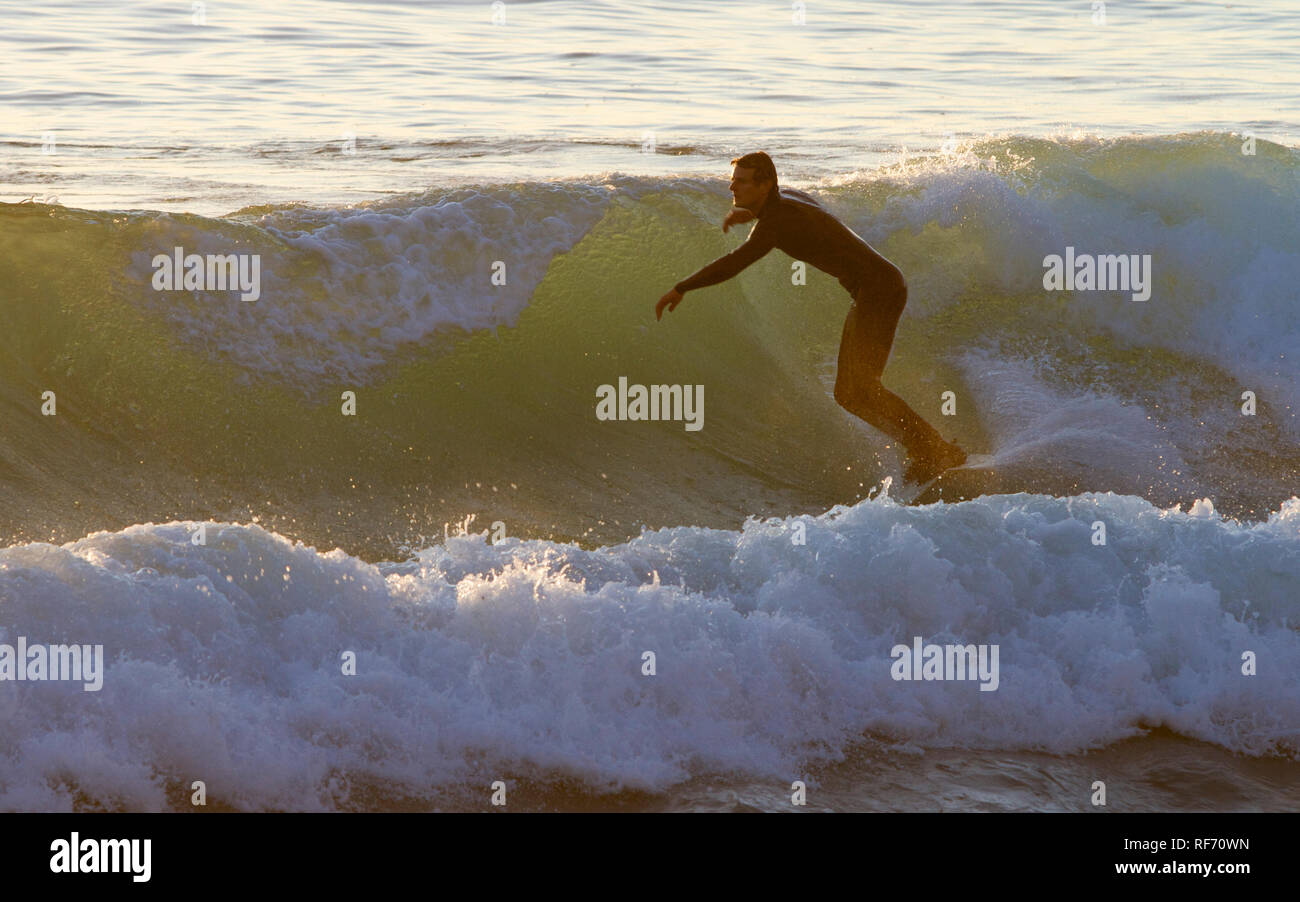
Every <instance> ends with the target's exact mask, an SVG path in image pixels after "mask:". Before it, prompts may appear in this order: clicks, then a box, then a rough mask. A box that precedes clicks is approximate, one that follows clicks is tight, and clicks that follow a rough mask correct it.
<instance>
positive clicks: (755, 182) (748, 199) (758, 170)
mask: <svg viewBox="0 0 1300 902" xmlns="http://www.w3.org/2000/svg"><path fill="white" fill-rule="evenodd" d="M731 165H732V166H733V167H735V168H734V169H733V170H732V172H731V196H732V197H733V198H734V199H735V204H736V206H737V207H744V208H745V209H746V210H753V211H754V212H755V213H757V212H758V211H759V209H761V208H762V206H763V202H764V201H766V200H767V196H768V192H770V191H775V190H776V165H775V164H773V162H772V158H771V157H769V156H768V155H767V154H765V153H763V151H761V150H759V151H755V152H754V153H747V154H745V155H744V156H743V157H736V159H734V160H732V161H731Z"/></svg>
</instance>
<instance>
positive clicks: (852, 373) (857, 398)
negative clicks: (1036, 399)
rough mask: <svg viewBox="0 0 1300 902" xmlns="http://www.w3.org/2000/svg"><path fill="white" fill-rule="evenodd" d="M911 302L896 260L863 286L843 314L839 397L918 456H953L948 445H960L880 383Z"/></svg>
mask: <svg viewBox="0 0 1300 902" xmlns="http://www.w3.org/2000/svg"><path fill="white" fill-rule="evenodd" d="M882 262H884V261H883V260H882ZM906 305H907V283H906V282H905V281H904V279H903V274H902V273H901V272H899V271H898V269H897V268H896V267H894V266H893V265H892V264H888V269H882V275H881V278H879V279H877V280H875V282H874V283H872V284H869V285H868V286H867V287H865V288H863V289H861V290H859V292H858V293H857V295H856V296H855V297H854V299H853V306H852V307H850V308H849V313H848V316H846V317H845V318H844V332H843V334H842V335H841V337H840V353H839V363H838V364H837V372H836V375H835V400H836V401H837V402H838V403H839V405H840V406H841V407H843V408H844V409H845V410H847V411H849V413H851V414H853V415H854V416H856V417H858V418H859V419H862V420H865V421H866V422H868V423H870V424H871V425H872V426H874V427H876V428H877V429H879V430H880V431H881V432H883V433H885V434H886V435H888V436H889V437H890V438H892V439H894V440H895V441H897V442H899V443H900V444H902V445H903V446H904V447H905V448H906V449H907V453H908V455H909V456H910V457H912V458H915V459H916V460H923V461H933V460H935V459H936V458H940V457H951V456H953V455H952V453H951V452H950V451H949V449H954V448H955V447H956V446H953V445H949V444H948V443H947V442H945V441H944V440H943V436H941V435H940V434H939V432H938V430H936V429H935V428H934V427H933V426H931V425H930V424H929V423H927V422H926V421H925V420H923V419H922V418H921V416H920V415H919V414H917V412H916V411H915V410H913V409H912V408H911V407H910V406H909V405H908V403H907V402H906V401H904V400H903V399H902V398H900V397H899V396H898V395H896V394H894V393H893V392H891V391H890V390H889V389H887V388H885V386H884V385H882V384H881V382H880V377H881V374H882V373H884V371H885V363H886V362H887V361H888V360H889V352H890V350H891V349H892V348H893V345H894V333H895V332H896V331H897V330H898V320H899V317H901V316H902V315H903V308H904V307H905V306H906ZM963 456H964V455H963Z"/></svg>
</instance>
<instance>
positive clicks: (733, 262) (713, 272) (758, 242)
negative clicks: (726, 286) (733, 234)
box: [673, 222, 776, 294]
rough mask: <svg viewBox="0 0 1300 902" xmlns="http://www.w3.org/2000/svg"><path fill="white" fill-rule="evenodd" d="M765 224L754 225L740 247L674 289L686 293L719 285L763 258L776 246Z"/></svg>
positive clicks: (684, 280) (681, 282) (679, 283)
mask: <svg viewBox="0 0 1300 902" xmlns="http://www.w3.org/2000/svg"><path fill="white" fill-rule="evenodd" d="M763 225H764V223H761V222H760V223H759V224H758V225H756V226H754V231H752V232H750V233H749V238H747V239H746V240H745V243H744V244H742V245H741V246H740V247H738V248H736V249H735V250H734V251H732V252H731V253H729V254H724V255H723V256H721V257H719V258H718V259H716V260H714V261H713V262H712V263H710V264H709V265H708V266H706V267H704V268H703V269H701V270H700V271H699V272H697V273H695V275H693V276H690V277H689V278H686V279H683V280H682V281H680V282H678V283H677V284H676V285H674V286H673V289H674V290H675V291H676V292H677V293H678V294H685V293H686V292H688V291H692V290H694V289H696V288H707V287H708V286H710V285H717V284H718V283H719V282H725V281H727V280H728V279H730V278H731V277H732V276H734V275H736V274H737V273H738V272H740V271H741V270H742V269H744V268H745V267H746V266H749V265H750V264H751V263H753V262H754V261H755V260H758V259H759V258H761V257H762V256H763V255H764V254H766V253H767V252H768V251H770V250H771V249H772V248H774V247H776V243H775V242H774V241H773V240H772V239H771V238H770V237H768V231H767V229H765V228H763Z"/></svg>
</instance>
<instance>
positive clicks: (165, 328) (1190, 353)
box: [0, 135, 1300, 810]
mask: <svg viewBox="0 0 1300 902" xmlns="http://www.w3.org/2000/svg"><path fill="white" fill-rule="evenodd" d="M808 187H809V188H810V189H811V190H813V191H815V192H816V193H817V194H818V195H819V196H820V198H821V199H822V200H823V201H824V202H825V203H826V204H827V206H828V207H829V208H830V209H832V210H833V211H834V212H835V213H836V214H838V215H839V216H841V217H842V218H843V219H844V220H845V221H846V222H848V223H849V224H850V225H851V226H852V227H853V228H854V229H855V230H856V231H858V232H859V234H861V235H862V236H863V237H864V238H866V240H868V241H869V242H870V243H871V244H872V245H873V246H875V247H876V248H878V249H879V250H880V251H881V252H882V253H884V254H885V255H886V256H887V257H889V258H890V259H891V260H893V261H894V262H896V263H897V264H898V265H899V266H900V267H901V268H902V269H903V270H904V272H905V273H906V274H907V278H908V283H909V286H910V291H911V297H910V302H909V305H908V309H907V313H906V315H905V316H904V318H903V321H902V324H901V326H900V329H899V334H898V339H897V342H896V345H895V348H894V352H893V356H892V358H891V361H890V366H889V368H888V370H887V371H886V383H887V384H888V385H890V386H891V387H892V388H894V389H895V390H896V391H898V392H899V393H900V394H902V395H903V396H905V397H906V398H908V399H909V400H910V401H911V402H912V403H913V404H914V405H915V406H916V407H917V408H918V410H920V411H922V412H923V413H924V414H925V415H927V416H928V417H930V418H931V419H932V420H933V421H934V422H936V423H937V424H939V426H940V428H941V429H942V430H943V431H944V432H945V434H946V435H948V436H950V437H953V438H955V439H957V440H958V441H960V442H962V443H963V444H964V445H965V446H967V447H968V448H970V449H972V450H974V451H977V452H989V453H991V454H993V455H994V457H995V460H996V462H997V472H998V483H997V486H996V488H997V489H999V490H1000V492H1001V493H998V494H990V495H989V496H986V497H984V498H981V499H978V500H974V501H969V502H966V503H963V504H959V505H933V506H929V507H918V508H909V507H905V506H900V505H899V504H897V503H896V502H895V501H894V500H892V499H891V498H890V497H889V495H888V490H887V489H886V491H884V492H881V491H879V490H878V488H877V487H878V486H879V484H880V481H881V479H882V478H883V477H885V476H886V475H888V474H890V473H896V472H897V466H898V463H899V461H898V459H897V456H896V450H895V449H893V448H890V447H889V446H888V445H887V444H886V441H885V440H884V439H883V437H882V436H880V435H879V434H877V433H875V432H874V431H873V430H871V429H869V428H867V427H866V426H864V425H862V424H860V423H858V422H857V421H855V420H854V419H853V418H852V417H851V416H849V415H848V414H847V413H845V412H844V411H842V410H841V409H839V408H838V407H837V406H836V404H835V403H834V401H833V399H832V397H831V385H832V383H833V379H834V361H835V353H836V348H837V342H838V338H839V330H840V323H841V321H842V317H843V315H844V312H845V310H846V307H847V298H846V297H845V296H844V295H843V292H842V291H841V290H840V288H839V286H838V284H836V283H835V282H834V280H833V279H831V278H830V277H828V276H824V275H822V274H819V273H812V274H810V277H809V283H808V284H807V285H806V286H793V285H791V279H790V272H791V270H790V268H789V266H790V261H789V260H788V259H786V258H784V257H783V256H782V255H781V254H779V253H773V254H771V255H769V256H768V257H767V258H765V259H764V260H762V261H760V262H759V263H757V264H756V265H755V266H753V267H751V268H750V269H749V270H747V271H746V272H745V273H744V274H742V275H741V276H740V277H739V278H737V279H735V280H733V281H732V282H730V283H727V284H724V285H720V286H716V287H714V288H710V289H706V290H704V291H701V292H697V293H692V294H690V295H688V296H687V298H686V300H685V302H684V303H683V305H682V306H681V307H679V309H678V310H677V311H676V312H674V313H671V314H668V315H666V316H665V319H664V321H662V322H656V321H655V320H654V318H653V305H654V302H655V300H656V299H657V298H658V297H659V296H660V295H661V294H662V293H663V292H664V291H666V290H667V289H668V287H669V286H671V285H672V284H673V283H674V282H676V281H677V280H678V279H680V278H682V277H683V276H685V275H687V274H689V273H690V272H692V271H693V270H694V269H695V268H697V267H698V266H700V265H702V264H703V263H705V262H707V261H709V260H711V259H713V258H714V257H716V256H718V255H720V254H722V253H724V252H725V251H727V250H729V249H730V248H732V247H734V246H735V245H736V244H737V243H738V241H739V240H740V239H739V238H737V237H736V236H735V235H726V236H724V235H722V234H721V233H720V231H719V230H718V228H717V223H718V221H719V220H720V218H721V216H722V214H723V212H724V211H725V209H726V204H727V197H726V195H725V194H724V192H723V190H722V188H721V186H720V185H719V184H717V183H712V182H702V181H690V180H665V179H655V178H632V177H622V176H609V177H607V178H602V179H595V180H588V181H585V182H584V181H569V182H545V183H527V184H516V185H498V186H494V187H481V188H459V189H456V190H455V191H452V192H429V193H427V194H423V195H419V196H407V197H401V198H396V199H392V200H389V201H386V202H383V203H375V204H368V205H364V206H357V207H349V208H342V209H319V208H306V207H292V206H291V207H275V208H271V207H258V208H249V209H244V210H241V211H239V212H237V213H234V214H232V215H230V216H227V217H224V218H220V219H207V218H202V217H197V216H181V215H167V214H156V213H148V212H112V211H101V212H94V211H85V210H71V209H64V208H60V207H47V206H39V205H29V204H24V205H11V206H0V286H4V294H3V295H0V304H2V305H3V308H4V310H3V313H4V322H5V324H6V327H7V328H6V329H5V330H3V331H2V332H0V405H3V413H4V417H5V422H6V424H7V425H6V428H5V430H4V431H3V433H2V434H0V443H3V444H2V445H0V447H2V450H3V454H2V455H0V492H2V493H3V495H2V496H0V517H2V518H3V520H2V521H0V522H2V525H3V536H0V538H2V539H3V544H4V545H7V546H8V547H3V548H0V642H4V643H10V644H13V643H14V642H16V639H17V637H19V636H22V637H25V638H26V639H27V640H28V641H29V642H30V643H67V642H77V643H92V644H102V645H103V646H104V649H105V654H106V655H107V658H108V666H107V673H106V674H105V678H104V686H103V689H102V690H101V691H100V692H83V691H81V687H80V686H79V685H71V686H70V685H69V684H63V683H32V682H24V683H9V684H6V687H5V691H4V692H0V722H2V723H4V724H6V729H5V730H3V731H0V808H4V809H39V810H46V809H60V808H70V807H81V808H84V807H108V808H127V809H137V808H143V809H149V808H163V807H178V808H183V807H186V806H187V804H188V803H187V801H186V800H187V797H188V790H187V789H186V787H188V785H189V783H190V782H191V781H192V780H195V779H202V780H205V781H206V782H207V784H208V786H209V792H210V794H211V796H212V797H213V798H214V799H215V800H216V801H217V803H218V804H221V805H225V806H228V807H232V808H238V809H261V808H291V809H303V808H306V809H336V808H358V807H360V808H365V807H382V805H384V804H390V803H393V801H394V800H398V801H400V800H414V801H415V802H416V803H419V804H433V805H449V806H453V807H454V806H456V805H457V804H459V803H458V802H457V799H458V793H465V792H471V791H472V792H473V793H476V794H479V795H481V793H480V792H479V789H480V788H481V787H482V786H484V785H489V784H490V782H491V781H492V780H495V779H504V778H507V777H509V778H511V779H519V780H537V781H542V782H544V783H546V782H549V783H559V784H562V785H565V786H569V787H574V788H576V789H577V790H578V791H581V792H587V791H590V792H604V791H607V790H619V789H631V790H635V791H641V790H645V791H652V792H654V791H661V790H664V789H666V788H668V787H672V786H675V785H678V784H680V783H681V782H682V781H685V780H689V779H691V778H693V777H698V776H702V775H703V776H707V775H712V774H723V773H730V774H737V773H739V774H750V775H755V776H758V777H761V778H767V777H774V776H779V777H780V778H781V779H783V780H789V779H791V775H792V774H793V775H796V776H797V775H798V774H801V773H804V772H805V769H807V768H812V767H816V766H819V765H820V764H822V763H826V762H835V761H839V760H842V759H844V758H845V757H846V756H848V757H850V758H851V757H852V756H853V755H855V754H857V752H858V750H860V749H862V748H863V747H865V746H871V747H879V746H880V745H881V744H884V745H885V746H887V747H889V748H898V747H900V744H901V746H902V747H924V748H954V749H1010V750H1023V749H1035V750H1045V751H1048V752H1053V753H1060V754H1071V753H1077V752H1081V751H1083V750H1088V749H1094V748H1099V747H1102V746H1105V745H1107V744H1110V743H1114V742H1117V741H1119V740H1122V739H1124V738H1125V737H1130V736H1136V735H1141V734H1142V733H1143V732H1144V731H1146V730H1148V729H1151V728H1156V727H1164V728H1167V729H1169V730H1172V731H1174V732H1175V733H1177V734H1179V735H1181V736H1185V737H1190V738H1191V739H1194V740H1197V741H1201V742H1208V743H1213V744H1215V745H1216V746H1218V747H1221V748H1222V749H1225V750H1228V751H1230V752H1232V753H1238V754H1241V755H1246V756H1255V757H1258V758H1260V759H1264V758H1272V757H1276V756H1280V757H1281V758H1284V759H1287V760H1288V761H1293V760H1294V759H1295V758H1296V756H1297V746H1296V737H1297V733H1296V724H1297V723H1298V722H1300V688H1297V686H1296V685H1295V682H1294V680H1293V679H1291V678H1290V677H1289V676H1286V677H1284V676H1283V675H1289V674H1293V673H1294V671H1295V666H1294V665H1295V662H1296V661H1298V660H1300V648H1298V647H1297V642H1298V640H1297V635H1296V631H1295V623H1296V621H1297V608H1296V600H1295V586H1296V585H1297V584H1300V500H1297V498H1296V497H1295V496H1296V494H1297V491H1296V487H1297V485H1300V480H1298V479H1297V473H1298V472H1300V449H1298V441H1297V438H1298V432H1300V430H1298V429H1297V423H1296V418H1295V410H1296V405H1297V402H1300V397H1297V391H1300V389H1297V386H1298V385H1300V378H1298V377H1300V364H1298V363H1297V358H1296V355H1295V354H1294V348H1295V347H1296V346H1297V341H1296V339H1297V337H1298V336H1300V305H1297V304H1296V303H1295V294H1294V292H1295V287H1294V286H1295V285H1296V284H1300V251H1297V248H1300V240H1298V239H1300V223H1298V222H1297V217H1298V216H1300V213H1297V211H1298V210H1300V203H1298V201H1300V177H1298V169H1297V159H1296V152H1295V151H1292V150H1288V149H1285V148H1280V147H1278V146H1276V145H1270V144H1267V143H1266V142H1259V145H1258V154H1257V155H1256V156H1254V157H1245V156H1242V154H1241V153H1240V143H1239V142H1238V140H1237V139H1236V138H1233V137H1229V136H1218V135H1192V136H1177V137H1168V138H1159V139H1132V140H1120V141H1049V140H1034V139H1027V138H1004V139H996V140H989V141H984V142H979V143H976V144H974V145H972V146H970V147H969V148H967V149H966V150H965V151H963V152H961V153H958V154H955V155H949V156H945V157H941V158H935V159H929V160H914V161H911V162H909V163H907V164H906V165H902V166H899V167H897V168H895V169H892V170H888V171H884V172H876V173H872V174H869V175H866V174H858V175H855V176H852V177H849V178H846V179H844V180H843V181H842V182H836V183H826V184H822V185H820V186H808ZM175 246H182V247H183V248H185V250H186V252H194V253H241V252H242V253H257V254H260V255H261V259H262V274H263V281H262V292H261V297H260V299H259V300H257V301H256V302H252V303H242V302H240V301H239V300H238V299H237V297H236V296H234V295H232V294H229V293H224V292H201V291H191V292H156V291H154V290H153V289H152V288H151V287H150V279H151V272H152V270H151V260H152V258H153V256H154V255H156V254H159V253H168V252H169V251H170V249H171V248H173V247H175ZM1067 246H1072V247H1074V248H1075V249H1076V251H1078V252H1079V253H1093V254H1102V253H1138V254H1145V253H1150V254H1151V255H1152V257H1153V271H1154V279H1153V286H1152V294H1151V299H1150V300H1149V301H1146V302H1143V303H1135V302H1132V301H1131V300H1129V298H1128V295H1127V293H1118V292H1116V293H1091V294H1089V293H1082V292H1075V293H1069V292H1061V293H1048V292H1045V291H1044V290H1043V288H1042V274H1043V258H1044V257H1045V256H1047V255H1049V254H1053V253H1062V252H1063V251H1064V249H1065V248H1066V247H1067ZM496 261H501V262H502V263H503V264H504V270H501V268H500V267H495V268H494V263H496ZM502 271H503V272H504V274H505V281H504V284H494V283H493V279H492V276H493V273H494V272H502ZM498 281H500V280H499V279H498ZM620 377H626V378H627V379H628V381H629V382H631V383H642V384H683V385H703V386H705V389H706V394H705V398H706V403H705V410H704V426H703V428H702V429H701V430H699V431H691V430H687V429H685V428H684V424H683V423H681V422H671V421H668V422H602V421H600V420H597V418H596V417H595V415H594V411H595V403H596V390H597V387H598V386H600V385H603V384H616V383H617V382H618V379H619V378H620ZM1247 390H1249V391H1253V392H1254V393H1255V394H1256V396H1257V398H1258V409H1257V415H1256V416H1253V417H1250V416H1243V415H1242V413H1241V409H1240V408H1241V404H1242V403H1243V402H1242V400H1241V395H1242V393H1243V392H1244V391H1247ZM46 391H53V392H54V393H55V395H56V397H57V404H58V407H57V415H56V416H43V415H42V414H41V412H40V405H41V403H42V402H41V398H42V393H43V392H46ZM345 391H353V392H355V393H356V403H357V415H356V416H355V417H344V416H342V415H341V411H340V404H341V400H340V397H341V395H342V393H343V392H345ZM945 391H952V392H954V393H955V397H956V399H957V409H956V415H955V416H947V417H945V416H940V415H939V396H940V394H941V393H942V392H945ZM1193 502H1195V503H1194V504H1193ZM1179 503H1181V504H1182V505H1183V506H1184V507H1187V506H1189V505H1190V508H1189V509H1188V510H1187V511H1186V512H1184V511H1183V510H1182V509H1181V508H1179V507H1175V505H1177V504H1179ZM841 504H842V505H844V506H836V505H841ZM828 508H831V509H830V510H829V511H827V509H828ZM824 511H825V513H822V512H824ZM1098 520H1100V521H1102V522H1103V523H1105V524H1106V525H1107V530H1108V542H1107V544H1106V545H1094V544H1092V541H1091V538H1092V535H1093V531H1092V524H1093V523H1095V522H1096V521H1098ZM169 521H171V522H169ZM232 521H237V522H238V523H242V524H243V525H237V524H236V523H232ZM498 521H499V524H500V531H503V532H504V533H505V538H504V539H501V540H500V541H497V542H495V543H492V542H489V541H487V537H488V535H489V534H491V535H492V537H493V538H494V539H495V538H499V535H498V529H497V526H496V524H497V523H498ZM197 522H206V523H207V524H208V526H207V544H206V545H195V544H193V543H192V542H191V540H190V536H191V529H192V528H193V527H194V526H195V525H196V523H197ZM157 523H163V524H164V525H155V524H157ZM449 523H458V524H459V525H458V527H457V528H456V529H455V530H447V529H446V527H445V524H449ZM742 524H743V525H742ZM485 527H491V528H490V530H489V532H476V531H478V530H483V529H484V528H485ZM98 530H107V531H98ZM444 530H446V531H444ZM801 530H802V531H806V544H797V543H796V542H795V541H793V537H794V535H795V534H796V533H797V532H799V531H801ZM456 532H459V533H461V535H455V534H454V533H456ZM88 533H93V534H91V535H87V534H88ZM81 536H86V537H85V538H80V537H81ZM435 538H436V541H435ZM47 540H52V541H54V542H56V543H63V544H61V545H59V544H45V542H46V541H47ZM335 546H339V547H335ZM317 547H319V548H335V550H333V551H330V552H328V553H321V552H318V551H316V550H315V548H317ZM341 548H345V549H347V551H344V550H340V549H341ZM397 561H400V563H397ZM918 635H919V636H922V637H924V639H925V640H926V641H928V642H937V643H945V642H957V643H975V644H981V643H996V644H998V645H999V646H1000V649H1001V653H1000V661H1001V665H1000V666H1001V679H1000V686H999V689H998V691H996V692H987V693H981V692H979V691H978V689H977V688H976V687H975V686H974V685H973V684H971V683H924V682H922V683H898V682H894V681H893V680H892V679H891V678H890V676H889V664H890V663H891V661H890V658H889V650H890V648H891V647H892V646H894V645H895V644H898V643H904V644H905V643H907V642H909V641H910V640H911V638H912V637H914V636H918ZM344 651H353V652H355V653H356V656H357V675H356V676H343V675H342V674H341V673H340V655H341V654H342V653H343V652H344ZM644 651H654V652H655V654H656V656H657V674H656V675H655V676H654V677H647V676H643V675H642V674H641V662H642V658H641V656H642V653H643V652H644ZM1246 651H1251V652H1254V654H1255V655H1256V657H1257V659H1258V675H1257V676H1254V677H1245V676H1242V675H1241V660H1242V654H1243V653H1244V652H1246ZM485 781H486V782H485ZM466 787H473V789H472V790H470V789H466ZM475 797H476V798H477V797H478V796H477V795H476V796H475ZM377 800H380V801H377ZM480 801H481V800H480Z"/></svg>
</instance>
